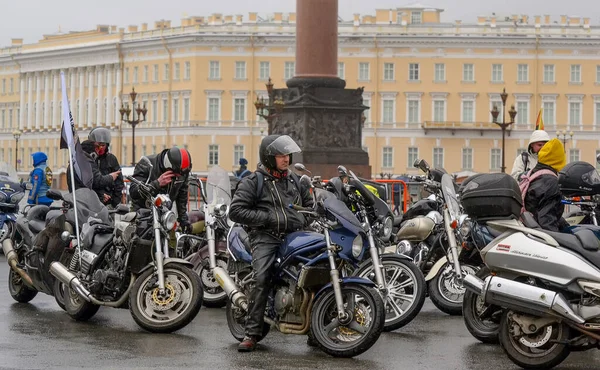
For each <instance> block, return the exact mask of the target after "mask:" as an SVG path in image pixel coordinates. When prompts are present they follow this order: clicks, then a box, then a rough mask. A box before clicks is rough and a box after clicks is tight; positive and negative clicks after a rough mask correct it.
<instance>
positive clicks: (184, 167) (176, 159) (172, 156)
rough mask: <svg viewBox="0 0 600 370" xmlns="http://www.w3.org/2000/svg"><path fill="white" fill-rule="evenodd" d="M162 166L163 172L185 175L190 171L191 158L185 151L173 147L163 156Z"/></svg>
mask: <svg viewBox="0 0 600 370" xmlns="http://www.w3.org/2000/svg"><path fill="white" fill-rule="evenodd" d="M162 166H163V169H164V170H165V171H168V170H172V171H173V172H175V173H177V174H181V175H186V174H188V173H190V171H191V170H192V156H191V155H190V152H188V151H187V149H185V148H178V147H176V146H174V147H172V148H171V149H168V150H166V153H164V154H163V158H162Z"/></svg>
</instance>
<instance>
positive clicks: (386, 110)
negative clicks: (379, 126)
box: [383, 99, 395, 123]
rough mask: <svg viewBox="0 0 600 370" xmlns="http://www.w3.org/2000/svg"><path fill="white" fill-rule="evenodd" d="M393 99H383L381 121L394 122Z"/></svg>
mask: <svg viewBox="0 0 600 370" xmlns="http://www.w3.org/2000/svg"><path fill="white" fill-rule="evenodd" d="M394 103H395V102H394V100H389V99H387V100H384V101H383V123H393V122H394Z"/></svg>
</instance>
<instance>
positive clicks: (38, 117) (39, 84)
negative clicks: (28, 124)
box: [35, 72, 42, 130]
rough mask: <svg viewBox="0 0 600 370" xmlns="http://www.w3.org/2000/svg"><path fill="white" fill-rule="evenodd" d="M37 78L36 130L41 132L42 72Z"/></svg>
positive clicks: (37, 74)
mask: <svg viewBox="0 0 600 370" xmlns="http://www.w3.org/2000/svg"><path fill="white" fill-rule="evenodd" d="M35 78H36V80H35V83H36V85H37V86H36V89H35V129H36V130H39V129H40V127H41V123H42V72H37V73H36V76H35Z"/></svg>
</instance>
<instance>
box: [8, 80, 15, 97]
mask: <svg viewBox="0 0 600 370" xmlns="http://www.w3.org/2000/svg"><path fill="white" fill-rule="evenodd" d="M13 92H15V80H14V79H13V78H12V77H11V78H10V84H9V85H8V93H9V94H12V93H13Z"/></svg>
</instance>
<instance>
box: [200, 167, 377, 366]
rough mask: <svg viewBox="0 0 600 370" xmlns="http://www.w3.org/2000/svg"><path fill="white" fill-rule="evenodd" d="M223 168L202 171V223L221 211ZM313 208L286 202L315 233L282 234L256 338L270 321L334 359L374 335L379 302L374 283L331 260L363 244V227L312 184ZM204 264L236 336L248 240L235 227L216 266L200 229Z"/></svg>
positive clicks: (227, 198)
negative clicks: (223, 260) (347, 273)
mask: <svg viewBox="0 0 600 370" xmlns="http://www.w3.org/2000/svg"><path fill="white" fill-rule="evenodd" d="M229 190H230V189H229V178H228V175H227V172H225V170H223V169H221V168H219V167H216V166H215V167H213V168H212V169H211V171H210V173H209V175H208V182H207V194H208V202H207V206H206V208H205V209H206V211H205V215H206V222H207V224H212V223H213V222H215V217H222V216H224V215H226V214H227V212H228V209H229V205H230V202H231V195H230V192H229ZM315 192H316V199H317V203H318V206H317V207H316V209H306V208H302V207H299V206H293V207H294V208H295V209H296V210H297V211H298V212H303V213H305V214H307V215H310V217H314V218H315V219H316V220H315V221H314V222H313V224H315V225H316V226H317V227H318V228H320V230H321V231H320V232H307V231H297V232H293V233H290V234H288V235H287V236H286V237H285V238H284V240H283V242H282V245H281V249H280V255H279V259H278V261H279V262H278V263H277V264H276V266H275V271H274V276H275V279H274V281H273V284H272V294H271V296H270V298H269V300H268V303H267V309H266V311H265V325H264V327H263V333H262V336H261V337H260V338H258V339H259V340H261V339H263V338H264V337H265V336H266V335H267V334H268V332H269V331H270V329H271V326H273V327H274V328H276V329H278V330H279V331H280V332H282V333H286V334H298V335H306V334H308V333H309V331H310V335H311V336H312V338H313V339H314V341H315V342H316V343H317V345H318V346H319V348H320V349H321V350H322V351H324V352H325V353H327V354H329V355H331V356H334V357H354V356H357V355H359V354H361V353H363V352H365V351H366V350H368V349H369V348H370V347H371V346H372V345H373V344H374V343H375V342H376V341H377V339H378V338H379V335H380V334H381V331H382V330H383V326H384V322H385V319H384V317H385V313H384V304H383V301H382V299H381V296H380V295H379V293H378V292H377V291H376V290H375V289H374V288H375V284H374V283H373V282H372V281H370V280H368V279H364V278H360V277H341V274H340V270H339V269H338V265H341V264H343V262H344V261H352V263H355V262H356V260H357V259H358V258H359V257H362V254H363V253H364V251H365V248H368V242H366V239H367V235H366V233H365V231H364V229H363V226H362V225H361V224H360V222H359V221H358V220H357V219H356V217H355V216H354V215H353V214H352V212H351V211H350V210H349V209H348V208H347V207H346V206H345V205H344V203H342V202H341V201H339V200H338V199H337V198H336V197H335V196H334V195H333V194H331V193H329V192H327V191H326V190H323V189H316V190H315ZM208 230H211V228H207V237H208V241H209V244H208V246H209V258H210V267H211V269H212V271H213V274H214V275H215V278H216V279H217V281H218V282H219V284H220V285H221V287H222V288H223V290H225V292H226V293H227V296H228V298H229V301H228V302H227V307H226V315H227V324H228V326H229V330H230V331H231V334H232V335H233V336H234V338H236V339H237V340H239V341H241V340H243V338H244V322H245V317H246V313H247V310H248V297H247V295H248V294H249V293H250V291H251V290H252V287H253V281H254V272H253V270H252V266H251V262H252V257H251V255H250V253H251V252H250V246H249V245H248V243H247V234H246V233H245V231H244V229H243V228H242V227H240V226H234V227H233V228H231V230H230V232H229V235H228V246H227V247H228V250H229V253H230V254H231V255H230V258H229V261H228V266H227V269H228V271H226V270H225V269H223V268H221V267H219V266H217V264H216V259H215V240H214V235H212V232H210V231H208Z"/></svg>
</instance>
